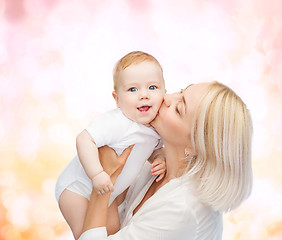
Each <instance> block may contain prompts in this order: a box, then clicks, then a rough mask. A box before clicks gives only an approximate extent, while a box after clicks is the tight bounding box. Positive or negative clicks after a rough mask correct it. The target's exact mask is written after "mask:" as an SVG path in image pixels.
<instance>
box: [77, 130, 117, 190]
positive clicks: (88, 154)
mask: <svg viewBox="0 0 282 240" xmlns="http://www.w3.org/2000/svg"><path fill="white" fill-rule="evenodd" d="M76 148H77V154H78V157H79V160H80V162H81V164H82V166H83V168H84V170H85V172H86V174H87V176H88V177H89V178H90V179H91V180H92V183H93V187H94V190H95V191H96V192H97V193H98V194H105V193H107V192H112V191H114V186H113V184H112V182H111V179H110V176H109V175H108V174H107V173H106V172H105V171H104V169H103V167H102V165H101V163H100V160H99V155H98V149H97V146H96V144H95V142H94V141H93V139H92V137H91V136H90V135H89V133H88V132H87V131H86V130H84V131H82V132H81V133H80V134H79V135H78V136H77V138H76Z"/></svg>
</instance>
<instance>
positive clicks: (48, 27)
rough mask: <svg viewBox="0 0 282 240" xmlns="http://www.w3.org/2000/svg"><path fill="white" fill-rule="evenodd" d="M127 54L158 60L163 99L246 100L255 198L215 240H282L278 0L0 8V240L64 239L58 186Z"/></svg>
mask: <svg viewBox="0 0 282 240" xmlns="http://www.w3.org/2000/svg"><path fill="white" fill-rule="evenodd" d="M133 50H142V51H146V52H149V53H151V54H152V55H154V56H155V57H156V58H157V59H158V60H159V61H160V63H161V64H162V66H163V68H164V76H165V80H166V88H167V90H168V92H173V91H178V90H180V89H181V88H184V87H186V86H187V85H188V84H190V83H196V82H201V81H212V80H218V81H220V82H223V83H225V84H227V85H228V86H230V87H231V88H233V89H234V90H235V91H236V92H237V93H238V94H239V95H240V96H241V97H242V98H243V100H244V101H245V102H246V104H247V105H248V107H249V109H250V111H251V114H252V117H253V123H254V141H253V167H254V189H253V192H252V195H251V197H250V198H249V199H248V200H247V201H246V202H245V203H244V204H243V205H242V206H241V207H240V208H238V209H237V210H234V211H232V212H229V213H227V214H225V215H224V232H223V239H224V240H250V239H254V240H266V239H267V240H278V239H282V204H281V203H282V174H281V172H282V141H281V140H282V127H281V126H282V124H281V123H282V113H281V110H282V2H281V1H280V0H198V1H195V0H194V1H193V0H186V1H184V0H173V1H172V0H163V1H158V0H151V1H149V0H104V1H98V0H84V1H79V0H0V239H1V240H2V239H3V240H27V239H28V240H33V239H34V240H35V239H36V240H38V239H40V240H41V239H42V240H51V239H55V240H67V239H72V236H71V233H70V230H69V229H68V227H67V225H66V223H65V222H64V220H63V217H62V216H61V214H60V212H59V209H58V207H57V203H56V200H55V197H54V186H55V182H56V178H57V177H58V175H59V174H60V172H61V171H62V169H63V168H64V166H65V165H66V164H67V163H68V161H69V160H71V158H72V157H73V156H74V154H75V151H76V150H75V137H76V135H77V134H78V133H79V132H80V131H81V130H83V128H85V127H86V126H87V124H88V123H89V122H90V120H91V119H92V118H93V116H95V114H97V113H100V112H104V111H107V110H109V109H111V108H114V107H115V104H114V100H113V99H112V97H111V91H112V69H113V66H114V64H115V62H116V61H117V60H118V59H119V58H120V57H122V56H123V55H125V54H126V53H128V52H130V51H133Z"/></svg>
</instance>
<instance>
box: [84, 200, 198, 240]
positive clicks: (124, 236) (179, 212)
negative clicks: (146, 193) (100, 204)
mask: <svg viewBox="0 0 282 240" xmlns="http://www.w3.org/2000/svg"><path fill="white" fill-rule="evenodd" d="M148 201H149V200H148ZM148 204H150V206H148ZM148 204H146V210H145V211H144V210H143V211H142V213H141V214H138V213H139V212H137V213H136V216H134V217H133V218H132V220H131V221H130V222H129V224H128V225H127V226H125V227H124V228H122V229H121V230H120V231H118V232H117V233H116V234H115V235H112V236H109V237H107V236H106V235H107V231H106V228H94V229H91V230H88V231H87V232H85V233H84V234H82V235H81V238H80V239H79V240H105V239H111V240H152V239H161V240H174V239H178V240H179V239H186V240H189V239H194V237H195V234H196V229H197V228H196V220H195V218H194V216H193V213H192V212H191V211H189V210H187V209H186V210H185V209H183V206H181V207H180V206H178V205H177V204H173V202H170V201H169V202H162V201H161V202H159V203H157V202H156V201H155V203H153V204H152V205H151V202H150V203H148ZM144 207H145V206H144ZM141 209H142V208H141ZM141 209H140V210H139V211H141ZM137 215H138V216H137Z"/></svg>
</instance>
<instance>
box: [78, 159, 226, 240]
mask: <svg viewBox="0 0 282 240" xmlns="http://www.w3.org/2000/svg"><path fill="white" fill-rule="evenodd" d="M150 169H151V167H150V165H149V164H146V163H145V166H144V168H143V170H142V172H141V174H140V176H139V178H138V179H137V181H136V182H135V183H134V184H133V185H132V186H131V187H130V189H129V190H128V194H127V196H126V198H125V202H124V208H123V209H122V210H121V211H120V218H121V229H120V231H118V232H117V233H116V234H115V235H111V236H109V237H107V231H106V228H105V227H99V228H94V229H90V230H88V231H86V232H84V233H83V234H82V235H81V237H80V238H79V240H102V239H112V240H153V239H154V240H184V239H185V240H220V239H222V216H221V214H220V213H219V212H217V211H214V210H213V209H212V208H211V207H209V206H205V205H204V204H202V203H201V202H200V201H199V199H198V198H197V196H196V195H195V193H194V191H193V187H192V186H193V185H192V182H189V181H188V180H187V179H186V180H185V179H184V178H183V177H181V178H175V179H172V180H171V181H170V182H168V183H167V184H165V185H164V186H163V187H161V188H160V189H159V190H158V191H157V192H156V193H155V194H154V195H153V196H152V197H151V198H149V199H148V200H147V201H146V202H145V203H144V204H143V206H142V207H141V208H140V209H139V210H138V211H137V212H136V213H135V214H134V215H133V210H134V209H135V208H136V207H137V206H138V204H139V203H140V201H141V200H142V199H143V197H144V195H145V194H146V192H147V190H148V189H149V187H150V186H151V184H152V183H153V181H154V180H155V177H152V175H151V172H150Z"/></svg>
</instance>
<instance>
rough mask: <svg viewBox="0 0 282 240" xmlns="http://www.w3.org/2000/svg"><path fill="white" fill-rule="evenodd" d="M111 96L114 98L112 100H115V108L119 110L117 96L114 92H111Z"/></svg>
mask: <svg viewBox="0 0 282 240" xmlns="http://www.w3.org/2000/svg"><path fill="white" fill-rule="evenodd" d="M112 96H113V98H114V99H115V101H116V105H117V107H118V108H119V105H118V96H117V93H116V91H113V92H112Z"/></svg>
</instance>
